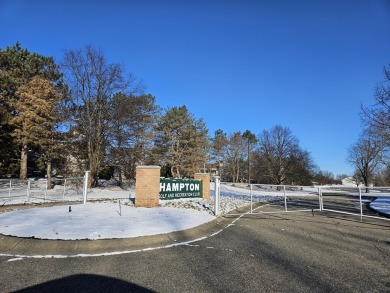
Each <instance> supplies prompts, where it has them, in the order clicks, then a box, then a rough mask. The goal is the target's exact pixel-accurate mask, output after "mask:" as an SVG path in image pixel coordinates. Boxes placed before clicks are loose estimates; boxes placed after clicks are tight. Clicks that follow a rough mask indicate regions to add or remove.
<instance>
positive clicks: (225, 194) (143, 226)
mask: <svg viewBox="0 0 390 293" xmlns="http://www.w3.org/2000/svg"><path fill="white" fill-rule="evenodd" d="M57 191H58V190H57ZM284 193H286V195H287V196H288V197H294V196H318V188H314V187H302V188H301V187H287V188H286V189H285V190H283V189H280V188H277V187H275V186H270V185H256V186H252V191H250V187H249V186H248V185H247V184H246V185H245V184H243V185H240V184H235V185H232V184H222V185H221V199H220V212H221V213H222V214H226V213H228V212H230V211H232V210H235V209H237V208H239V207H242V206H247V205H249V204H250V199H251V197H252V200H253V202H268V201H271V200H275V199H281V198H283V196H284ZM134 194H135V190H134V189H133V188H129V189H127V190H123V189H121V188H119V187H117V186H106V187H105V188H93V189H92V190H90V191H89V193H88V203H87V204H86V205H83V204H80V203H81V202H82V195H81V194H80V193H77V192H76V193H74V194H71V195H72V196H69V194H66V196H65V195H64V194H61V193H58V192H57V193H56V191H55V190H53V191H47V192H46V194H45V195H43V194H42V192H41V193H39V192H36V193H35V194H30V196H29V197H28V196H27V195H26V194H23V193H20V194H18V196H16V197H13V196H10V195H7V194H6V195H5V196H4V197H0V204H2V205H9V204H31V203H44V202H45V203H47V202H53V201H54V202H56V201H61V202H63V203H64V202H65V204H64V205H60V206H53V207H39V208H30V209H23V210H15V211H12V212H7V213H3V214H0V233H1V234H4V235H13V236H19V237H35V238H41V239H64V240H72V239H112V238H129V237H139V236H147V235H156V234H164V233H169V232H174V231H180V230H185V229H189V228H192V227H195V226H198V225H201V224H203V223H207V222H210V221H212V220H213V219H215V217H214V215H213V211H214V199H213V196H214V184H211V195H212V196H211V197H212V198H211V199H208V200H205V199H202V198H193V199H178V200H160V205H159V207H157V208H135V207H134V205H133V201H134ZM1 200H2V202H1ZM75 200H76V201H77V203H75V202H74V201H75ZM67 201H68V204H66V202H67ZM370 206H371V207H372V208H374V209H376V210H378V211H380V212H382V213H387V214H390V197H380V198H378V199H377V200H376V201H374V202H372V203H371V204H370ZM69 207H70V208H71V211H69Z"/></svg>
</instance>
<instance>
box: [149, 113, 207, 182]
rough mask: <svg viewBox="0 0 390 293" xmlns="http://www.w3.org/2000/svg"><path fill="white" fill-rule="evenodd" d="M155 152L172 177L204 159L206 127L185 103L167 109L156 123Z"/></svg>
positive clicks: (192, 170)
mask: <svg viewBox="0 0 390 293" xmlns="http://www.w3.org/2000/svg"><path fill="white" fill-rule="evenodd" d="M156 132H157V134H156V135H157V136H156V141H155V146H156V148H155V153H156V154H157V155H158V158H159V159H158V161H159V163H160V164H165V165H166V166H169V168H170V172H171V175H172V176H173V177H176V178H180V177H182V176H183V177H189V176H192V175H193V174H194V173H195V172H196V171H197V170H199V167H200V166H201V164H202V163H204V162H205V160H206V154H207V150H208V137H207V133H208V130H207V128H206V125H205V123H204V122H203V120H202V119H199V120H197V119H195V118H194V117H193V116H192V114H191V113H190V112H189V111H188V109H187V108H186V106H182V107H173V108H171V109H168V110H167V111H166V113H165V115H163V116H162V117H161V119H160V120H159V122H158V125H157V127H156Z"/></svg>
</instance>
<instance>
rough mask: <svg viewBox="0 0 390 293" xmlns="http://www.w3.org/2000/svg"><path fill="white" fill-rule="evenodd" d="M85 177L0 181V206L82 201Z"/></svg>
mask: <svg viewBox="0 0 390 293" xmlns="http://www.w3.org/2000/svg"><path fill="white" fill-rule="evenodd" d="M84 178H85V177H74V178H64V179H58V178H55V179H52V180H51V188H48V186H47V180H46V179H39V180H34V179H28V180H19V179H0V205H6V204H7V205H8V204H24V203H37V202H61V201H83V198H84V184H85V182H84V180H85V179H84Z"/></svg>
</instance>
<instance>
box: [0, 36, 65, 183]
mask: <svg viewBox="0 0 390 293" xmlns="http://www.w3.org/2000/svg"><path fill="white" fill-rule="evenodd" d="M0 68H1V70H0V147H1V149H2V151H1V152H0V159H2V160H4V161H7V162H8V164H9V162H11V161H13V160H16V159H17V157H15V154H16V152H15V149H17V148H18V146H17V142H16V141H15V138H16V137H17V134H16V133H18V131H19V130H16V128H19V129H20V125H14V123H16V121H18V119H16V120H14V119H13V117H16V116H18V115H19V109H18V108H16V107H18V106H19V105H20V103H19V102H18V101H19V96H18V90H19V88H20V87H21V86H23V85H26V84H27V83H29V82H30V81H31V80H32V79H33V78H34V77H36V76H39V77H41V78H43V79H46V80H48V81H51V83H52V84H53V85H54V86H55V87H57V88H60V87H61V86H62V74H61V73H60V72H59V67H58V66H57V65H56V64H55V62H54V59H53V58H52V57H45V56H42V55H40V54H38V53H31V52H29V51H28V50H27V49H23V48H22V47H21V45H20V43H19V42H17V43H16V44H15V45H13V46H10V47H7V48H6V49H5V50H1V49H0ZM15 131H16V132H15ZM11 134H13V135H11ZM15 135H16V136H15ZM19 147H20V148H21V151H22V153H23V155H26V150H27V148H26V146H25V145H24V146H19ZM26 162H27V158H25V157H23V160H22V161H21V164H25V163H26ZM9 165H11V164H9ZM20 169H21V170H23V173H21V176H20V177H21V178H23V179H24V178H26V176H27V174H26V173H25V170H26V169H27V166H25V165H24V166H20Z"/></svg>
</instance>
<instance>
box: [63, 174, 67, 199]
mask: <svg viewBox="0 0 390 293" xmlns="http://www.w3.org/2000/svg"><path fill="white" fill-rule="evenodd" d="M65 192H66V178H65V181H64V188H63V189H62V199H65Z"/></svg>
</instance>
